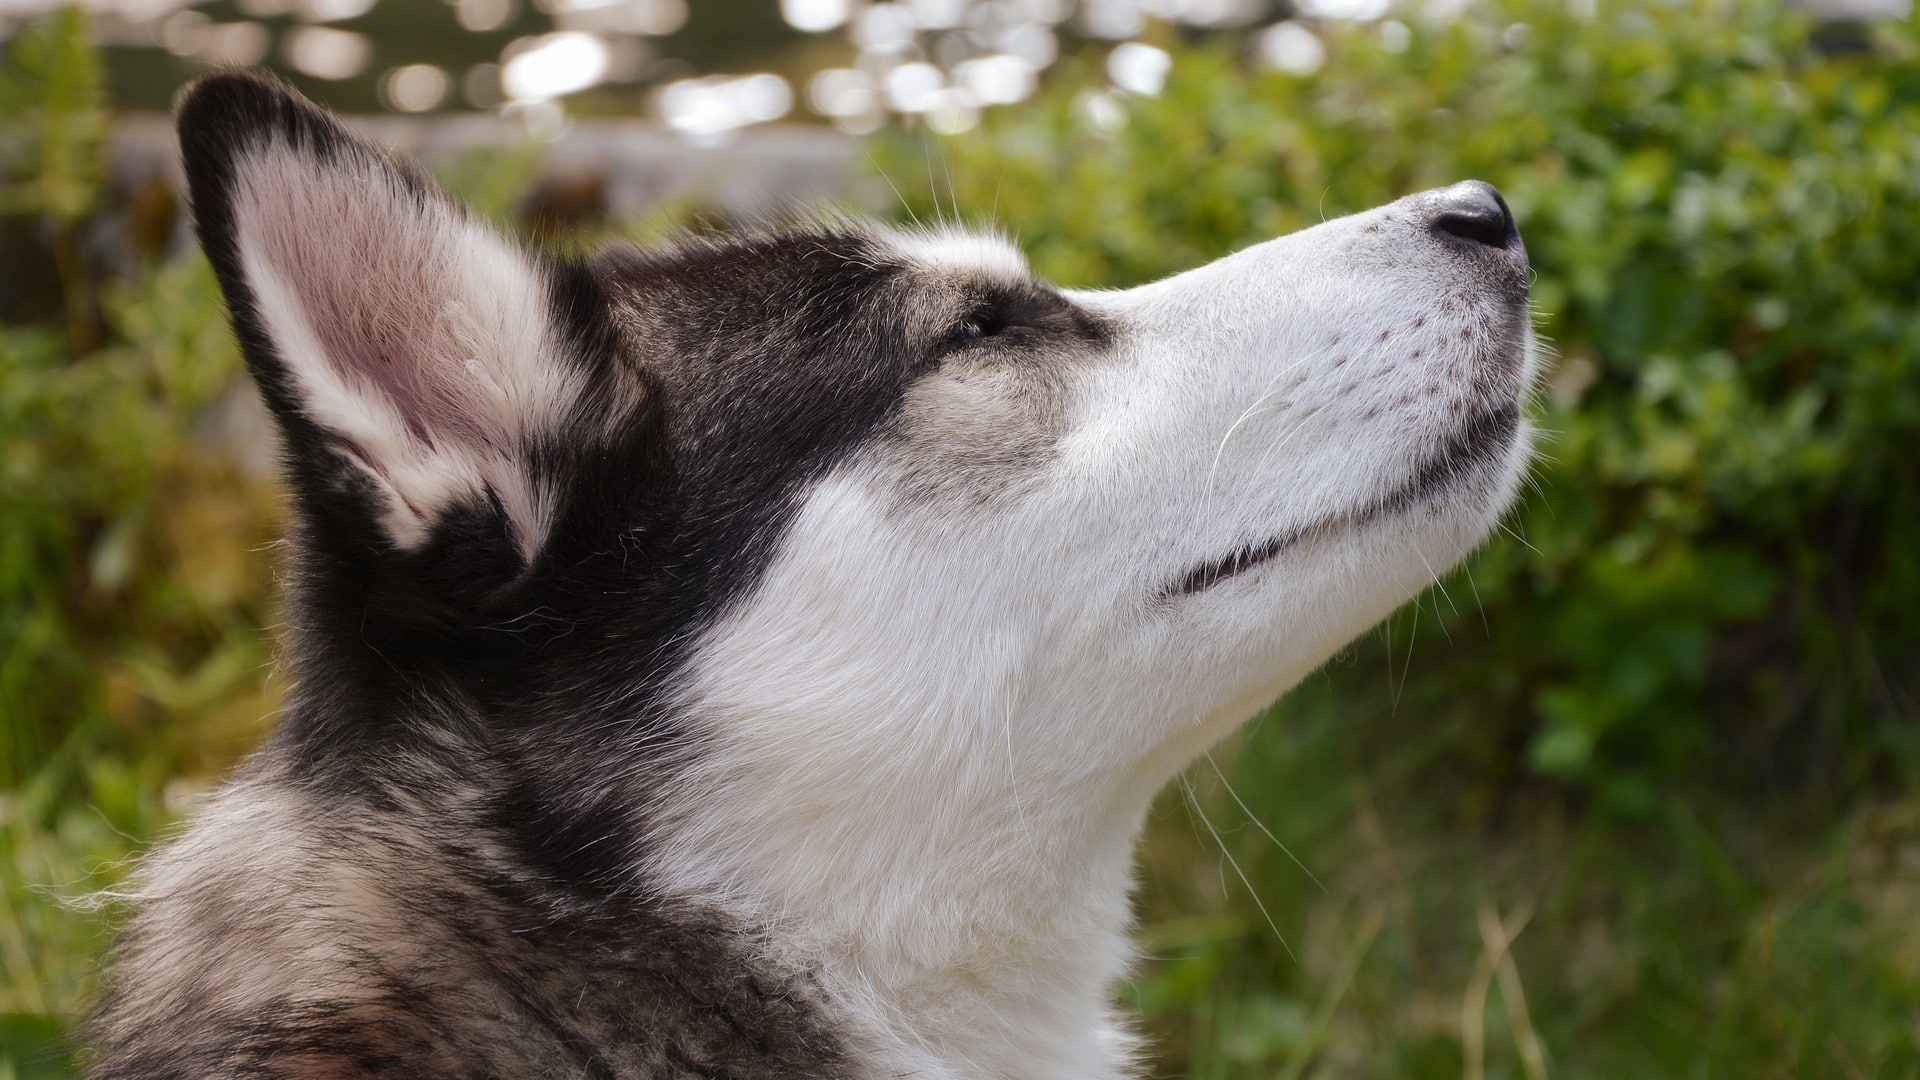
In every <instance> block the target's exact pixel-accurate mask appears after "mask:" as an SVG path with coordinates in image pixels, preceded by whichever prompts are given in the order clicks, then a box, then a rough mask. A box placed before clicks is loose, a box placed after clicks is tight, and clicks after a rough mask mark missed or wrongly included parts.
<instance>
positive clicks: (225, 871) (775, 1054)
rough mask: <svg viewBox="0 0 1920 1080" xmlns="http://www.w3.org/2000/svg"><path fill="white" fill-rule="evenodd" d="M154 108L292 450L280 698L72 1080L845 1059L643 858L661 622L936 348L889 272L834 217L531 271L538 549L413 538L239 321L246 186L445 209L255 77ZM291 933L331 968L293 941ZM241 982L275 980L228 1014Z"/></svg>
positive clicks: (438, 535)
mask: <svg viewBox="0 0 1920 1080" xmlns="http://www.w3.org/2000/svg"><path fill="white" fill-rule="evenodd" d="M178 115H179V126H180V136H181V147H182V152H183V154H184V157H185V163H186V171H187V176H188V179H189V184H190V191H191V200H192V207H193V211H194V216H195V221H196V224H197V227H198V229H199V232H200V237H201V242H202V245H203V247H204V248H205V250H206V252H207V254H208V257H209V258H210V259H211V261H212V263H213V266H214V269H215V271H216V273H217V274H218V276H219V279H220V283H221V286H222V289H223V291H224V292H225V295H226V298H227V302H228V305H229V307H230V309H231V312H232V315H233V322H234V327H235V331H236V334H237V335H238V337H239V339H240V342H241V346H242V349H243V351H244V353H245V355H246V358H247V361H248V365H249V368H250V369H251V371H252V373H253V375H254V377H255V379H256V380H257V381H258V383H259V385H260V387H261V390H262V393H263V395H264V397H265V399H266V401H267V403H268V405H269V406H270V407H271V409H272V410H273V412H274V414H275V416H276V417H277V419H278V420H279V423H280V427H281V431H282V434H283V451H284V453H283V457H284V461H285V469H286V476H287V482H288V486H289V489H290V494H291V499H292V504H293V511H294V513H293V521H292V537H291V544H290V545H289V547H290V551H289V555H288V560H289V568H290V571H291V572H290V574H289V576H288V578H287V581H288V586H287V593H288V595H287V598H286V601H287V606H288V623H289V626H290V629H289V631H288V638H289V640H288V658H287V660H288V666H289V667H290V669H291V675H292V677H293V689H292V691H291V693H290V695H289V700H288V702H287V706H286V710H285V714H284V716H283V718H282V720H281V723H280V725H279V727H278V729H277V731H276V732H275V734H274V735H273V736H272V737H271V738H270V739H269V741H268V743H267V744H266V746H265V747H263V748H262V749H261V750H260V751H259V752H258V754H256V756H255V757H254V758H253V759H252V760H251V761H250V762H249V764H248V765H247V766H246V767H245V768H244V769H243V770H242V773H241V775H240V777H239V779H238V780H237V781H236V782H235V783H234V784H232V785H230V786H229V788H228V789H227V790H226V791H225V792H224V793H223V794H222V795H220V796H218V797H217V799H216V810H215V811H214V812H213V813H211V814H210V815H209V817H208V820H206V821H203V822H201V823H200V824H198V825H196V826H195V827H194V828H193V829H192V830H190V831H189V833H188V834H187V837H186V838H185V840H183V841H182V842H181V843H179V844H177V845H176V846H175V847H174V849H172V850H171V851H170V852H167V853H163V854H162V855H161V856H159V857H158V858H157V859H156V861H155V864H154V865H156V866H157V867H159V869H158V870H157V871H155V874H156V875H157V880H160V881H162V882H163V885H160V886H155V885H152V884H151V882H150V884H149V888H148V895H147V896H146V897H144V898H143V899H142V900H141V901H140V903H139V906H138V908H137V910H136V911H135V913H134V916H133V918H132V921H131V923H130V926H129V929H128V932H127V934H126V935H125V936H124V938H123V941H122V945H121V948H120V954H119V959H118V962H117V965H116V970H115V973H114V975H113V976H112V978H111V980H110V992H109V994H108V996H107V998H106V1000H105V1002H104V1004H103V1006H102V1008H101V1010H100V1013H99V1015H98V1018H97V1020H96V1024H95V1028H94V1030H95V1035H96V1041H97V1044H98V1045H99V1047H100V1050H99V1052H98V1053H97V1055H96V1056H95V1058H94V1072H95V1074H96V1075H99V1076H102V1077H109V1076H110V1077H125V1078H134V1077H140V1078H147V1077H154V1078H157V1077H176V1076H177V1077H185V1076H344V1075H369V1074H378V1075H397V1074H399V1073H401V1072H403V1071H404V1072H405V1073H408V1074H410V1075H412V1076H413V1077H416V1078H419V1077H430V1076H448V1077H452V1076H490V1075H501V1076H507V1075H516V1076H527V1075H553V1076H561V1075H565V1076H647V1077H656V1076H657V1077H667V1076H727V1077H794V1078H803V1077H827V1076H835V1075H844V1069H843V1068H842V1064H843V1063H842V1059H841V1057H840V1054H841V1050H840V1048H839V1046H840V1044H839V1041H838V1036H837V1034H836V1032H835V1031H834V1028H833V1024H832V1021H831V1018H830V1017H829V1016H828V1015H827V1014H825V1013H824V1012H822V1010H821V1006H820V1005H819V1003H818V1002H817V1000H816V999H815V997H814V995H812V994H811V992H810V990H809V989H808V988H807V985H806V973H804V972H793V971H783V970H775V969H773V968H769V967H767V966H766V965H765V963H764V962H763V961H761V960H760V959H758V957H759V956H760V946H759V944H758V942H757V941H756V939H754V938H753V936H752V935H751V934H750V933H748V932H747V931H746V930H744V929H743V928H740V927H737V926H734V925H732V924H731V923H730V922H729V921H728V920H727V919H726V918H724V917H722V916H720V915H718V914H716V913H714V912H711V911H702V910H697V909H693V908H690V907H688V906H687V905H685V904H683V903H680V902H677V901H674V900H673V899H671V898H668V897H665V896H662V895H660V894H659V893H658V892H657V890H655V889H654V888H653V887H652V885H651V884H650V883H649V882H648V881H646V880H644V878H643V877H642V876H641V875H640V874H639V873H638V871H637V869H636V868H637V867H638V866H640V865H641V864H642V863H643V861H644V859H643V856H644V846H645V844H646V836H647V828H646V822H647V820H648V815H649V812H650V800H651V799H652V798H653V797H654V796H655V795H656V794H657V793H658V792H659V791H660V790H661V789H662V788H663V787H664V786H665V785H667V784H669V783H670V782H671V779H672V776H673V774H674V773H675V771H676V769H677V767H678V762H680V761H682V760H684V757H685V755H688V754H692V753H696V752H697V745H696V744H697V742H698V733H697V732H692V731H686V730H681V729H680V728H679V727H677V726H676V724H675V722H674V721H673V720H672V719H670V718H669V717H667V716H666V715H664V714H663V712H662V710H661V708H660V705H659V702H660V700H661V697H662V695H663V693H664V692H665V691H666V689H667V688H668V687H669V686H670V685H671V682H672V679H673V677H674V675H675V673H676V671H677V670H679V665H680V664H681V663H683V662H684V660H685V659H686V655H687V648H688V643H689V642H691V641H692V640H694V638H695V636H696V635H697V633H698V631H699V630H700V629H701V628H702V627H704V626H706V625H709V624H711V622H712V621H713V620H714V619H715V618H717V617H718V615H719V614H720V613H722V612H723V611H724V610H725V608H726V605H727V604H728V603H729V601H730V600H732V599H734V598H736V597H738V596H740V595H741V594H742V593H743V592H744V591H745V590H747V589H748V588H750V587H751V585H752V582H753V581H754V580H755V578H756V576H757V575H758V574H759V573H760V572H761V570H762V569H764V567H765V566H766V565H767V563H768V561H769V560H770V558H771V557H772V555H773V553H774V550H775V547H776V545H777V539H778V537H779V536H780V534H781V532H782V529H783V527H784V525H785V523H786V521H787V520H788V519H789V517H790V516H791V514H792V513H793V511H794V509H795V505H796V501H797V495H798V492H799V491H800V490H801V489H802V487H803V485H804V484H805V483H806V482H807V481H808V480H809V479H811V478H813V477H817V476H819V475H821V474H822V473H823V472H824V471H825V470H826V469H828V468H830V467H831V466H832V465H834V464H835V463H836V462H838V461H840V460H842V459H843V458H844V457H845V456H846V455H847V454H848V453H850V452H851V451H852V450H853V449H855V448H856V447H858V446H859V445H860V444H861V443H862V441H863V440H865V439H867V438H869V437H871V436H872V434H873V433H874V432H875V431H876V430H877V429H879V427H880V426H881V425H882V424H883V423H884V421H885V419H886V417H887V416H888V415H889V414H890V413H891V412H892V411H893V410H894V408H895V407H896V403H897V401H898V400H899V398H900V395H901V394H902V393H903V391H904V389H905V387H906V385H907V384H908V383H909V382H910V381H911V380H912V379H913V378H915V377H916V376H917V375H918V374H919V373H921V372H922V371H923V370H924V368H925V366H926V361H927V357H928V355H929V351H930V349H931V348H932V347H933V345H934V344H935V343H934V342H931V341H929V340H927V339H926V338H925V331H924V328H919V327H915V326H912V325H910V324H909V323H908V322H907V321H905V320H904V318H903V317H902V316H901V315H900V314H899V311H900V310H901V309H902V307H903V305H902V304H901V303H900V301H901V299H902V293H901V290H903V289H905V288H907V287H908V285H907V282H906V280H905V278H906V277H907V275H906V274H905V273H904V271H903V267H902V266H901V265H900V264H899V263H897V262H890V261H889V260H888V259H887V258H886V256H885V254H884V252H883V251H882V250H881V248H880V247H879V246H877V245H876V244H875V242H874V241H873V240H872V239H871V238H870V237H868V236H866V235H863V234H862V233H861V232H860V231H858V230H855V229H851V228H846V229H842V228H829V229H823V230H815V231H811V232H806V233H795V234H786V235H774V236H762V237H756V238H753V239H751V240H744V241H737V242H722V243H690V244H686V245H682V246H679V247H675V248H671V249H667V250H663V251H654V252H639V251H627V252H623V253H614V254H611V255H608V256H605V257H602V258H601V259H598V260H596V261H594V262H592V263H585V262H579V261H571V260H566V259H559V258H553V257H549V256H545V255H533V256H530V259H531V261H532V263H533V265H534V266H535V267H536V268H537V272H538V275H539V276H540V278H541V280H542V282H543V286H544V289H545V306H546V309H547V311H548V313H549V315H550V316H551V319H552V324H553V325H554V326H555V327H557V328H558V331H559V333H558V338H559V340H561V341H563V342H564V343H565V349H564V351H565V355H564V357H563V358H561V361H560V362H562V363H565V364H568V365H571V366H572V371H573V373H575V374H577V375H579V376H580V380H579V384H580V385H581V386H582V387H583V388H584V389H583V390H582V391H581V393H580V395H579V398H578V400H577V401H576V402H574V403H573V405H572V406H571V408H572V412H571V414H570V415H569V416H567V417H565V418H564V420H563V422H562V423H560V424H558V425H557V426H555V427H554V428H553V430H551V431H546V432H543V433H542V434H541V435H540V437H539V438H538V439H537V440H536V441H535V444H534V449H533V451H532V461H533V464H532V467H533V468H535V469H537V470H539V472H540V474H541V476H542V477H543V479H544V481H545V482H546V483H548V484H550V485H551V488H552V490H553V491H554V492H556V493H557V494H556V498H555V503H554V512H553V515H552V521H551V524H550V527H549V530H548V534H547V535H546V536H545V537H544V538H543V540H542V542H541V543H540V544H539V545H538V547H537V549H536V550H535V551H534V554H533V556H532V558H531V560H530V561H529V560H528V559H527V558H526V557H525V554H524V550H523V548H522V547H521V546H520V545H517V544H516V543H515V537H514V536H513V535H512V532H511V529H510V528H509V526H508V522H507V519H506V515H505V513H504V512H503V510H502V507H501V506H500V505H499V504H498V501H497V500H496V499H493V498H491V497H490V495H489V497H484V498H479V499H474V500H469V501H466V502H462V503H459V504H456V505H453V506H450V507H448V508H446V509H444V510H443V511H442V512H440V513H439V515H438V516H437V517H436V518H435V519H434V520H433V522H432V523H431V528H430V530H429V531H428V533H427V535H426V537H425V539H424V540H423V541H422V542H420V543H419V544H417V545H414V546H411V547H403V546H400V545H397V544H395V543H394V542H392V540H391V538H390V537H388V536H387V535H385V534H384V533H382V531H381V530H380V528H379V524H378V521H377V515H376V512H375V507H374V497H373V492H371V491H370V490H368V488H367V485H366V483H365V482H363V481H356V479H355V476H356V474H355V473H354V472H353V470H352V469H351V468H349V467H347V465H346V464H345V463H344V459H343V457H342V454H341V452H340V446H339V444H338V441H337V439H336V438H335V437H334V436H333V435H332V434H330V433H329V432H328V431H327V430H325V429H324V428H323V427H322V426H321V425H320V424H319V423H318V422H317V421H316V420H315V419H314V418H313V415H312V413H311V410H309V409H307V408H306V407H305V406H304V405H303V402H302V400H301V396H300V389H299V387H298V386H297V385H296V384H295V382H294V381H293V380H292V379H291V378H290V377H289V374H288V368H287V358H285V357H282V356H280V355H279V354H278V353H277V352H276V348H275V345H274V342H273V339H272V338H271V337H270V335H269V332H268V328H267V327H266V326H264V325H263V321H262V320H263V316H262V314H261V305H260V302H259V299H258V297H256V296H255V295H254V292H253V289H252V287H251V286H250V285H249V282H248V279H247V267H246V266H245V265H244V263H243V259H242V255H241V244H240V238H239V236H238V234H237V229H238V228H240V227H241V226H240V222H239V219H238V217H237V215H236V212H235V196H236V184H237V183H239V182H240V181H239V178H240V177H241V175H242V173H241V169H240V164H241V162H243V161H244V160H245V159H246V157H247V155H249V154H250V153H255V152H257V151H259V150H260V149H261V148H262V147H264V146H268V145H276V146H280V147H290V148H292V149H293V150H294V151H295V152H296V153H297V154H298V155H301V156H302V159H303V160H307V161H310V162H312V163H315V165H316V167H318V168H336V169H349V170H386V171H387V172H388V174H389V175H391V176H393V177H396V178H398V179H397V181H396V182H397V183H398V184H399V185H400V190H402V191H404V192H405V193H406V195H407V197H409V198H413V199H417V200H419V204H420V205H421V206H437V207H444V208H451V207H452V203H451V200H449V198H448V197H447V196H446V195H445V194H444V193H443V192H441V191H440V189H439V188H438V187H437V185H435V184H434V183H433V182H432V181H431V180H430V179H428V178H426V177H425V176H424V175H423V174H421V173H419V172H418V171H417V170H415V169H413V168H412V167H411V166H408V165H404V164H399V163H396V162H394V161H393V160H392V159H391V158H389V157H388V156H387V155H386V154H384V153H383V152H381V151H379V150H377V149H375V148H373V147H371V146H370V145H368V144H367V143H365V142H364V141H362V140H361V139H360V138H359V137H358V136H356V135H354V134H352V133H351V132H350V131H348V130H347V129H346V128H345V127H344V126H343V125H342V124H341V123H340V122H339V121H337V120H335V119H333V118H332V117H330V116H329V115H327V114H326V113H324V112H323V111H321V110H319V109H318V108H316V107H314V106H313V105H311V104H310V103H308V102H306V101H305V100H304V99H302V98H300V97H299V96H298V95H296V94H294V93H293V92H292V91H290V90H288V89H287V88H285V87H284V86H281V85H279V84H277V83H274V82H272V81H270V80H267V79H264V78H260V77H257V76H251V75H239V74H229V75H219V76H213V77H210V78H207V79H204V80H202V81H200V82H199V83H197V84H195V85H194V86H193V87H191V88H190V89H189V90H188V91H186V93H185V94H184V95H183V97H182V99H181V102H180V105H179V110H178ZM252 182H256V183H257V182H258V180H255V181H252ZM451 213H452V214H453V219H454V220H458V221H463V222H466V223H467V224H468V226H469V227H472V228H484V227H485V226H483V225H481V224H479V223H476V222H473V221H472V219H471V217H470V215H467V214H466V212H465V211H463V210H459V209H457V208H454V209H452V210H451ZM317 227H318V226H317ZM183 881H185V882H190V884H185V885H183V884H181V882H183ZM342 882H351V883H352V887H351V889H349V888H348V886H347V885H343V884H342ZM156 889H158V890H159V891H155V890H156ZM343 890H344V891H343ZM343 897H344V899H343ZM360 904H364V905H366V907H367V910H366V911H365V912H361V911H360V910H359V908H358V907H357V906H356V905H360ZM310 933H311V934H318V935H319V936H320V938H322V939H324V940H325V942H326V945H325V948H324V949H323V950H321V951H322V952H323V953H324V957H323V958H321V959H315V958H313V957H310V956H307V955H306V954H304V953H303V954H301V955H300V956H293V957H289V956H288V955H286V954H285V949H286V943H285V939H286V938H287V936H288V935H289V934H292V935H294V937H295V938H296V939H298V940H303V941H304V940H306V938H304V937H300V935H303V934H310ZM396 939H397V940H396ZM262 968H266V969H271V970H274V971H276V972H280V973H281V975H280V976H279V977H276V978H274V979H269V980H266V981H265V983H264V984H263V985H262V987H261V988H259V989H258V990H257V991H254V990H249V991H248V993H247V994H245V995H242V996H241V997H240V998H239V999H237V1000H238V1001H239V1004H236V999H235V998H234V995H235V994H237V993H239V991H238V990H236V989H235V988H236V987H237V986H240V985H243V984H245V983H246V978H247V976H248V973H255V974H257V973H258V971H259V970H261V969H262ZM796 980H797V981H796ZM504 1043H514V1044H515V1046H514V1049H513V1050H512V1052H511V1053H508V1052H507V1050H505V1049H502V1048H501V1045H503V1044H504ZM496 1044H501V1045H496ZM489 1055H493V1056H489ZM537 1062H545V1063H546V1064H545V1065H543V1066H542V1067H541V1068H539V1069H534V1068H532V1064H533V1063H537Z"/></svg>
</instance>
